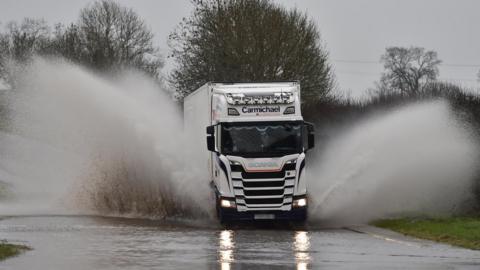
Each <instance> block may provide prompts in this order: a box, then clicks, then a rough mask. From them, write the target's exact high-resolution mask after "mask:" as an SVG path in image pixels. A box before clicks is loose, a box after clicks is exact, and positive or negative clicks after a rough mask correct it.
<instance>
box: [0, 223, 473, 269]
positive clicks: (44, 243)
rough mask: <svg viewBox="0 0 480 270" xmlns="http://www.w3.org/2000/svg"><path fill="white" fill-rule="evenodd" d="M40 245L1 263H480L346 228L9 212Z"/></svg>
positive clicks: (459, 252)
mask: <svg viewBox="0 0 480 270" xmlns="http://www.w3.org/2000/svg"><path fill="white" fill-rule="evenodd" d="M0 239H7V240H9V241H12V242H16V243H23V244H27V245H29V246H31V247H33V248H34V250H32V251H29V252H27V253H25V254H23V255H22V256H19V257H16V258H12V259H8V260H6V261H4V262H0V269H19V270H22V269H52V270H55V269H68V270H77V269H78V270H80V269H81V270H83V269H252V268H259V269H299V270H300V269H302V270H303V269H318V268H322V269H405V268H410V269H480V252H477V251H470V250H464V249H460V248H453V247H449V246H446V245H438V244H429V243H413V242H412V243H409V242H402V241H388V240H385V239H382V238H378V237H372V236H370V235H367V234H362V233H356V232H353V231H349V230H343V229H329V230H311V229H309V230H287V229H275V230H266V229H252V228H248V229H231V230H226V229H222V228H216V227H215V226H211V227H208V226H196V227H193V226H186V225H181V224H173V223H165V222H159V221H147V220H134V219H119V218H99V217H79V216H76V217H68V216H50V217H48V216H40V217H11V218H4V219H2V220H0Z"/></svg>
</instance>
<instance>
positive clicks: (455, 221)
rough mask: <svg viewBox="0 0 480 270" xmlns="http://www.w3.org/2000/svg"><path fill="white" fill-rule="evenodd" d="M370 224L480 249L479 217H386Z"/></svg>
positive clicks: (418, 236) (410, 234)
mask: <svg viewBox="0 0 480 270" xmlns="http://www.w3.org/2000/svg"><path fill="white" fill-rule="evenodd" d="M372 225H374V226H377V227H381V228H385V229H390V230H393V231H396V232H399V233H402V234H405V235H409V236H413V237H417V238H423V239H428V240H433V241H437V242H443V243H448V244H451V245H455V246H460V247H464V248H470V249H476V250H480V218H471V217H455V218H435V219H411V218H402V219H387V220H378V221H375V222H373V223H372Z"/></svg>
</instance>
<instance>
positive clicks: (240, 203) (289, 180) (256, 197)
mask: <svg viewBox="0 0 480 270" xmlns="http://www.w3.org/2000/svg"><path fill="white" fill-rule="evenodd" d="M295 167H296V164H295V163H289V164H285V165H284V166H283V168H282V170H281V171H278V172H246V171H245V170H244V168H243V167H242V165H231V170H232V181H233V187H234V192H235V200H236V203H237V209H238V210H239V211H242V210H243V211H248V210H269V209H271V210H278V209H286V210H290V208H291V204H292V197H293V188H294V186H295Z"/></svg>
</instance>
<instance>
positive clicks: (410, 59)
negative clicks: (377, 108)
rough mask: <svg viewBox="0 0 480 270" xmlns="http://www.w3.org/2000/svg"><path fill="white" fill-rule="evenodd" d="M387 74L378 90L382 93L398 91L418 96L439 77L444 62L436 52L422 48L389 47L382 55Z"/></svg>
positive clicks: (383, 75)
mask: <svg viewBox="0 0 480 270" xmlns="http://www.w3.org/2000/svg"><path fill="white" fill-rule="evenodd" d="M381 61H382V62H383V65H384V68H385V72H384V73H383V74H382V77H381V79H380V83H379V84H378V88H379V90H380V91H398V92H400V93H402V94H407V95H416V94H418V93H419V92H421V91H422V90H423V89H424V87H425V86H426V85H428V83H430V82H432V81H435V80H436V78H437V76H438V65H439V64H440V63H441V62H442V61H441V60H439V59H438V57H437V53H436V52H435V51H426V50H425V49H424V48H420V47H410V48H404V47H389V48H387V49H386V51H385V54H384V55H382V58H381Z"/></svg>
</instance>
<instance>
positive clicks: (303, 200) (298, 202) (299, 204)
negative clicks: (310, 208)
mask: <svg viewBox="0 0 480 270" xmlns="http://www.w3.org/2000/svg"><path fill="white" fill-rule="evenodd" d="M305 206H307V199H306V198H301V199H298V200H294V201H293V207H305Z"/></svg>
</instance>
